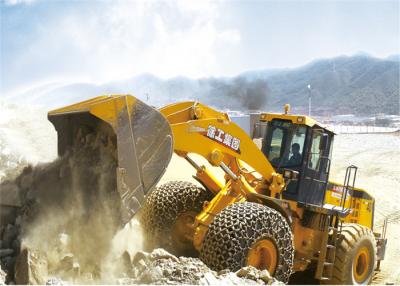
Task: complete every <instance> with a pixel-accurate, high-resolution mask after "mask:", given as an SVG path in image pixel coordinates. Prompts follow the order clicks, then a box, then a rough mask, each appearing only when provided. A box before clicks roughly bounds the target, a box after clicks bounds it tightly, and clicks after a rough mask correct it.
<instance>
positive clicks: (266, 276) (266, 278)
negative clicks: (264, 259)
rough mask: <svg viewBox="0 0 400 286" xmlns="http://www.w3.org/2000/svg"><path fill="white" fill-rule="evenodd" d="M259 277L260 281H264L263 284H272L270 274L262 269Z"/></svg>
mask: <svg viewBox="0 0 400 286" xmlns="http://www.w3.org/2000/svg"><path fill="white" fill-rule="evenodd" d="M259 277H260V279H261V280H262V281H264V282H265V283H267V284H268V283H270V282H272V281H273V280H274V279H273V278H272V276H271V274H269V272H268V270H266V269H264V270H262V271H261V272H260V273H259Z"/></svg>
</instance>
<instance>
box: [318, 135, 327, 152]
mask: <svg viewBox="0 0 400 286" xmlns="http://www.w3.org/2000/svg"><path fill="white" fill-rule="evenodd" d="M328 144H329V136H328V134H325V133H323V134H322V136H321V141H320V142H319V150H320V151H325V150H326V149H327V148H328Z"/></svg>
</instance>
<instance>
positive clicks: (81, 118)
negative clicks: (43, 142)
mask: <svg viewBox="0 0 400 286" xmlns="http://www.w3.org/2000/svg"><path fill="white" fill-rule="evenodd" d="M48 119H49V120H50V121H51V122H52V123H53V125H54V127H55V129H56V130H57V134H58V153H59V156H63V155H64V154H66V153H67V152H68V150H69V149H70V148H72V147H73V146H74V144H75V141H76V137H77V136H79V134H80V133H82V132H91V134H95V136H97V137H100V138H101V140H107V141H108V142H110V143H109V144H108V146H111V148H110V149H112V152H113V156H114V157H113V158H115V161H116V164H115V166H116V170H115V180H116V184H115V186H116V189H117V191H118V194H119V197H120V201H121V206H120V209H121V219H122V222H123V223H126V222H128V221H129V220H130V219H131V218H132V217H133V215H134V214H135V213H136V212H137V211H138V210H139V209H140V207H141V205H142V203H143V202H144V198H145V196H146V195H147V194H148V193H149V192H150V191H151V190H152V189H153V187H154V186H155V185H156V184H157V182H158V181H159V180H160V178H161V176H162V175H163V174H164V172H165V170H166V167H167V166H168V164H169V161H170V159H171V156H172V152H173V141H172V133H171V128H170V126H169V124H168V122H167V120H166V119H165V118H164V117H163V115H162V114H161V113H159V112H158V111H157V110H156V109H155V108H153V107H150V106H149V105H147V104H145V103H143V102H142V101H140V100H138V99H137V98H135V97H133V96H130V95H111V96H99V97H96V98H93V99H90V100H87V101H83V102H80V103H77V104H73V105H70V106H67V107H63V108H60V109H56V110H53V111H50V112H49V113H48ZM82 130H84V131H82ZM112 175H114V174H112Z"/></svg>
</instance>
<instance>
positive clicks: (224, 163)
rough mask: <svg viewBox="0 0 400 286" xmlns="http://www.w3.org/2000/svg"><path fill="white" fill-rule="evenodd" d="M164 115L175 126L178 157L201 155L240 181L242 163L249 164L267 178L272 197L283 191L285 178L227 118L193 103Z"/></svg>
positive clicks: (171, 108) (164, 110) (173, 107)
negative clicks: (193, 154)
mask: <svg viewBox="0 0 400 286" xmlns="http://www.w3.org/2000/svg"><path fill="white" fill-rule="evenodd" d="M160 112H161V113H162V114H163V115H164V116H165V117H166V118H167V120H168V121H169V123H170V125H171V129H172V133H173V137H174V150H175V152H176V153H177V154H178V155H180V156H186V155H187V153H196V154H199V155H201V156H202V157H204V158H206V159H207V160H208V162H210V164H212V165H214V166H220V167H222V168H223V169H224V171H225V172H227V173H228V174H229V173H230V172H231V177H232V175H233V174H234V175H235V176H236V177H237V178H239V177H240V175H241V170H240V169H241V167H240V166H241V165H240V161H242V162H245V163H246V164H248V165H249V166H251V167H252V168H253V169H254V170H255V171H257V172H258V173H259V174H260V175H261V176H262V177H263V179H264V180H265V182H266V183H267V185H268V188H269V189H270V191H271V195H275V194H276V193H280V191H281V190H282V188H283V186H284V182H283V179H282V177H281V175H280V174H278V173H276V172H275V170H274V168H273V167H272V165H271V163H270V162H269V161H268V160H267V158H266V157H265V156H264V154H263V153H262V152H261V151H260V150H259V149H258V147H257V146H256V145H255V144H254V142H253V141H252V139H251V138H250V137H249V136H248V135H247V134H246V133H245V132H244V131H243V130H242V129H241V128H240V127H239V126H238V125H236V124H235V123H234V122H232V121H231V120H230V118H229V116H228V115H227V114H225V113H221V112H218V111H216V110H214V109H212V108H210V107H208V106H205V105H203V104H200V103H197V102H191V101H189V102H182V103H176V104H171V105H168V106H166V107H163V108H161V109H160ZM227 168H228V169H227ZM232 173H233V174H232ZM237 178H236V179H237ZM233 179H235V177H233Z"/></svg>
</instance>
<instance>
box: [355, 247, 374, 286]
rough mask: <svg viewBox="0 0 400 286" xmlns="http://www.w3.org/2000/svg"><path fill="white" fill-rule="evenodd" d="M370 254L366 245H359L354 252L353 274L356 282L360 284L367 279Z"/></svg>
mask: <svg viewBox="0 0 400 286" xmlns="http://www.w3.org/2000/svg"><path fill="white" fill-rule="evenodd" d="M370 261H371V254H370V252H369V250H368V248H367V247H366V246H363V247H361V248H360V249H359V250H358V252H357V253H356V255H355V257H354V260H353V274H354V279H355V280H356V282H357V283H359V284H361V283H363V282H365V279H367V277H368V275H369V274H370V273H369V272H370V271H369V268H370V267H369V264H370Z"/></svg>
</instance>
